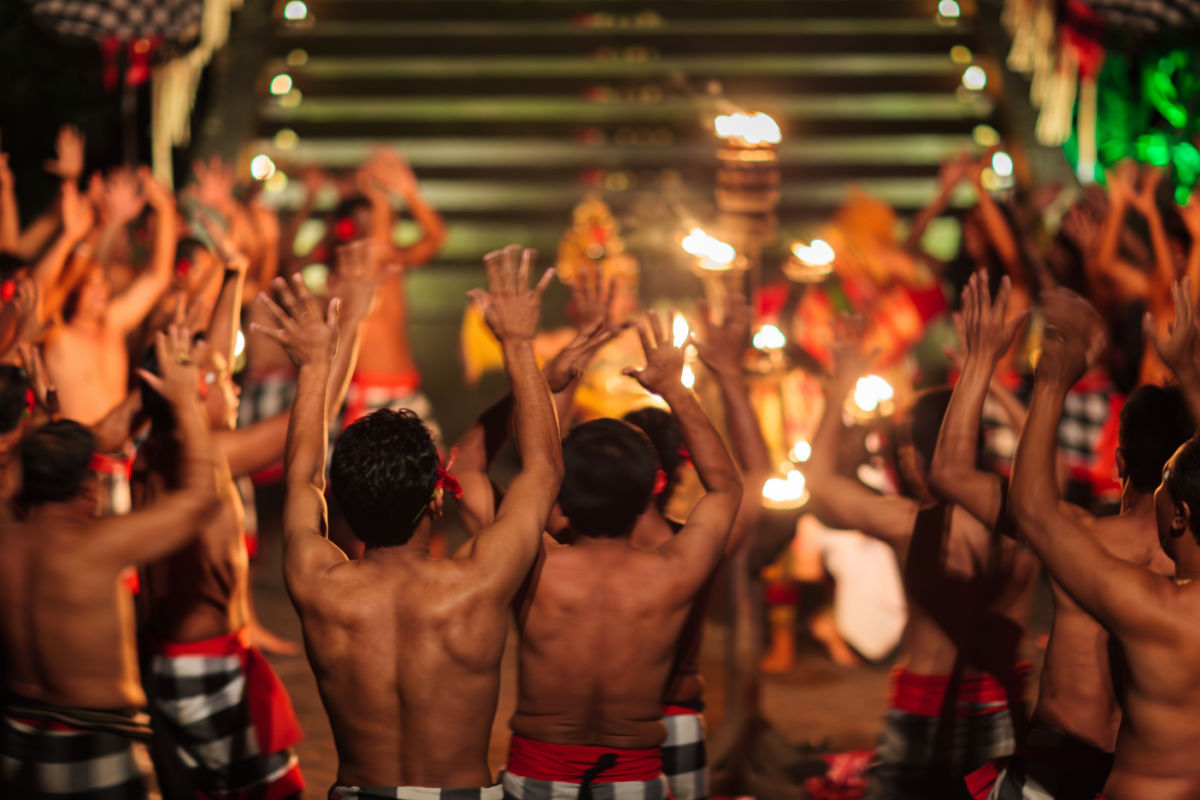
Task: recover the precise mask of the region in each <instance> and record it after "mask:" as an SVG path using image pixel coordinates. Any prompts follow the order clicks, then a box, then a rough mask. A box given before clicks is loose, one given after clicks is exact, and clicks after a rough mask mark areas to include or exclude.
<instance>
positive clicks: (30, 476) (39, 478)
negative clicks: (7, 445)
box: [19, 419, 96, 508]
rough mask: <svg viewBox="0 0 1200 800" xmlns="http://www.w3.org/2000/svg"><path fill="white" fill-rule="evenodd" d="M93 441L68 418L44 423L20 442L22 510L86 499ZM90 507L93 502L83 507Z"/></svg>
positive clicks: (84, 429)
mask: <svg viewBox="0 0 1200 800" xmlns="http://www.w3.org/2000/svg"><path fill="white" fill-rule="evenodd" d="M95 447H96V440H95V439H94V438H93V436H92V432H91V431H90V430H88V429H87V428H85V427H84V426H82V425H80V424H79V423H78V422H75V421H73V420H69V419H63V420H56V421H54V422H48V423H46V424H45V425H43V426H42V427H40V428H38V429H37V430H35V431H33V432H31V433H29V434H27V435H26V436H25V438H24V439H22V440H21V492H20V495H19V497H20V502H21V505H23V506H25V507H26V508H35V507H37V506H41V505H45V504H47V503H66V502H68V501H71V500H75V499H78V498H81V497H82V498H85V499H86V492H85V489H86V488H87V487H88V484H89V483H91V481H89V476H90V474H91V473H90V471H89V469H88V468H89V465H90V464H91V460H92V452H93V451H94V450H95ZM85 506H86V507H87V508H94V500H90V501H89V503H87V504H85Z"/></svg>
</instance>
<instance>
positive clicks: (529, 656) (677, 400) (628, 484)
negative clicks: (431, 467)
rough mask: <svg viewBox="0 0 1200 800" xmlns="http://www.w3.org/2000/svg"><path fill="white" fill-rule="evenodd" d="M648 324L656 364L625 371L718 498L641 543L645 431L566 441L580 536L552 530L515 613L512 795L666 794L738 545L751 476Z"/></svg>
mask: <svg viewBox="0 0 1200 800" xmlns="http://www.w3.org/2000/svg"><path fill="white" fill-rule="evenodd" d="M638 330H639V334H640V336H641V340H642V345H643V348H644V349H645V353H646V368H645V369H642V370H634V369H628V370H626V374H627V375H629V376H631V377H634V378H636V379H637V380H638V382H639V383H641V384H642V386H644V387H645V388H646V389H647V390H648V391H650V392H653V393H655V394H658V395H660V396H661V397H662V398H663V399H664V400H666V401H667V403H668V404H669V405H670V407H671V410H672V411H673V412H674V414H675V416H676V418H677V419H678V420H679V427H680V429H681V431H682V432H683V440H684V443H685V444H686V445H687V447H688V450H689V452H690V453H691V455H692V460H693V462H694V463H695V465H696V471H697V472H698V473H699V476H700V480H701V483H703V485H704V487H705V489H706V490H707V494H706V495H705V496H704V497H703V498H702V499H701V500H700V502H699V503H698V504H697V505H696V507H695V509H694V510H693V512H692V514H691V516H690V517H689V518H688V522H687V524H686V525H684V527H683V529H682V530H681V531H680V532H679V533H678V534H676V535H675V536H673V537H671V538H670V539H669V540H667V541H665V542H664V543H663V544H661V545H660V546H659V547H658V548H657V549H654V550H646V549H640V548H638V547H635V546H634V544H633V542H632V541H631V539H630V536H631V534H632V533H633V529H634V526H635V524H636V523H637V521H638V518H639V517H640V516H641V514H642V512H643V511H644V510H645V508H646V506H647V504H648V503H649V501H650V499H651V496H652V493H653V489H654V486H655V482H656V473H657V471H658V458H657V457H656V456H655V454H654V451H653V449H652V448H651V446H650V443H649V441H648V440H647V439H646V437H645V435H644V434H642V433H641V432H640V431H639V430H637V429H636V428H634V427H633V426H631V425H629V424H628V423H625V422H620V421H618V420H613V419H600V420H595V421H592V422H587V423H584V424H583V425H580V426H578V427H576V428H575V429H574V430H573V431H572V432H571V433H570V434H569V435H568V436H567V438H566V439H565V440H564V441H563V461H564V464H565V467H566V474H565V476H564V479H563V487H562V490H561V491H560V493H559V497H558V505H559V508H560V509H561V510H562V513H563V514H564V515H565V516H566V519H567V521H568V523H569V531H568V533H569V536H570V539H571V541H572V542H573V544H571V545H559V544H557V543H556V542H555V541H554V540H553V539H552V538H551V537H549V536H547V537H545V539H544V541H543V543H542V548H541V558H540V563H539V565H538V567H537V568H536V569H535V571H534V576H533V578H532V580H531V582H530V584H529V585H528V586H527V587H526V588H525V590H524V592H523V596H522V598H521V600H520V601H519V603H518V604H517V607H516V608H517V626H518V629H519V630H520V633H521V649H520V665H521V666H520V688H519V696H518V701H517V712H516V714H515V715H514V716H513V719H512V728H513V737H512V744H511V748H510V750H509V756H508V766H507V769H506V772H505V773H504V791H505V796H506V797H513V798H534V797H546V796H548V795H549V793H550V792H551V791H553V792H555V793H558V792H560V791H566V792H575V791H580V792H581V793H582V792H588V791H591V790H590V789H589V788H588V787H590V786H591V785H592V784H605V785H606V786H608V787H611V790H612V792H611V794H610V795H606V796H612V797H614V798H625V797H630V798H632V797H636V798H639V799H641V798H645V799H646V800H658V799H659V798H665V797H667V785H666V779H665V777H664V776H663V774H662V751H661V750H660V745H661V744H662V741H663V739H664V736H665V735H666V730H665V728H664V726H663V724H662V722H661V721H660V719H661V716H662V698H663V694H664V691H665V689H666V685H667V680H668V679H669V678H670V677H671V670H672V667H673V666H674V663H675V654H676V645H677V643H678V641H679V636H680V634H681V633H682V631H683V627H684V624H685V622H686V621H687V618H688V615H689V613H690V612H691V611H692V608H693V605H694V602H695V599H696V595H697V593H698V592H699V591H700V589H701V587H703V585H704V584H705V582H706V581H707V580H708V577H709V575H710V574H711V573H712V570H713V568H714V567H715V566H716V565H717V562H718V561H720V559H721V556H722V555H723V554H724V552H725V543H726V540H727V539H728V536H729V530H730V528H731V527H732V525H733V520H734V516H735V514H736V513H737V509H738V503H739V502H740V500H741V494H742V491H741V489H742V482H741V478H740V476H739V475H738V473H737V468H736V467H734V465H733V461H732V459H731V458H730V457H729V453H728V452H727V451H726V449H725V445H724V443H723V442H722V441H721V437H720V435H719V434H718V433H717V431H716V429H715V428H714V427H713V425H712V423H711V422H709V420H708V418H707V417H706V416H705V415H704V411H703V410H702V409H701V408H700V404H699V402H698V401H697V400H696V398H695V396H693V395H692V393H691V392H690V391H689V390H687V389H685V388H684V387H683V385H682V383H680V375H681V373H682V370H683V350H682V349H680V348H676V347H674V346H672V343H671V336H670V331H669V330H668V329H667V328H666V327H665V326H664V325H663V323H662V321H661V320H660V319H658V317H657V316H656V315H653V314H651V315H650V317H649V319H648V321H647V322H644V323H641V324H640V325H639V329H638ZM564 796H566V795H564ZM570 796H572V797H573V796H574V794H570ZM581 796H586V795H582V794H581Z"/></svg>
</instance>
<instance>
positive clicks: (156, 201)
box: [137, 167, 175, 213]
mask: <svg viewBox="0 0 1200 800" xmlns="http://www.w3.org/2000/svg"><path fill="white" fill-rule="evenodd" d="M137 177H138V181H139V182H140V183H141V185H142V196H143V197H145V198H146V202H147V203H149V204H150V207H151V208H153V209H154V210H155V211H156V212H159V213H166V212H168V211H169V212H170V213H174V212H175V195H174V194H172V193H171V190H170V189H168V188H167V187H166V186H164V185H163V184H162V183H160V182H159V180H158V179H157V178H155V177H154V173H153V172H151V171H150V168H149V167H138V170H137Z"/></svg>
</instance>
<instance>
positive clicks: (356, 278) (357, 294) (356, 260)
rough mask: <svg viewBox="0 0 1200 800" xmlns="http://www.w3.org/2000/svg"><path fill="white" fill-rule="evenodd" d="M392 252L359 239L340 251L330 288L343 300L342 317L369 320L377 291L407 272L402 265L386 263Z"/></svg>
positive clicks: (368, 240) (375, 243) (376, 243)
mask: <svg viewBox="0 0 1200 800" xmlns="http://www.w3.org/2000/svg"><path fill="white" fill-rule="evenodd" d="M391 252H394V251H392V248H390V247H387V246H386V245H381V244H380V243H378V242H376V241H373V240H371V239H359V240H358V241H355V242H351V243H350V244H346V245H342V246H341V247H339V248H338V249H337V269H336V270H334V272H333V275H332V276H331V279H330V287H329V288H330V292H331V293H332V294H334V295H336V296H338V297H340V298H342V309H343V312H342V313H343V315H344V316H345V317H346V318H348V319H363V318H364V317H366V315H367V314H368V312H370V310H371V301H372V300H373V299H374V297H375V291H376V290H377V289H378V288H379V287H380V286H382V285H383V284H385V283H387V282H388V281H389V280H391V279H392V278H395V277H397V276H399V275H400V274H401V273H403V272H404V265H403V264H401V263H400V262H399V261H395V260H392V261H386V256H388V255H389V254H390V253H391ZM385 262H386V263H385Z"/></svg>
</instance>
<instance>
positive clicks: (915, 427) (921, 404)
mask: <svg viewBox="0 0 1200 800" xmlns="http://www.w3.org/2000/svg"><path fill="white" fill-rule="evenodd" d="M951 393H952V390H951V389H950V388H949V387H944V386H943V387H939V388H935V389H926V390H925V391H923V392H921V393H920V394H918V395H917V398H916V399H915V400H914V401H913V403H912V405H911V406H909V408H908V412H907V413H906V414H905V417H904V419H903V421H902V422H900V423H899V425H898V426H897V429H896V438H897V440H898V443H899V445H900V447H899V461H900V473H901V478H902V479H903V483H904V485H905V488H906V494H908V495H910V496H913V497H917V496H920V495H921V493H923V492H925V491H927V490H926V488H925V487H927V486H928V485H929V467H930V465H931V464H932V463H933V451H934V450H935V449H937V440H938V433H939V432H940V431H941V429H942V420H943V419H944V418H945V416H946V409H947V407H949V405H950V395H951ZM982 441H983V437H982V429H981V431H980V438H979V441H978V442H977V449H976V452H977V453H978V452H981V451H982Z"/></svg>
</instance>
